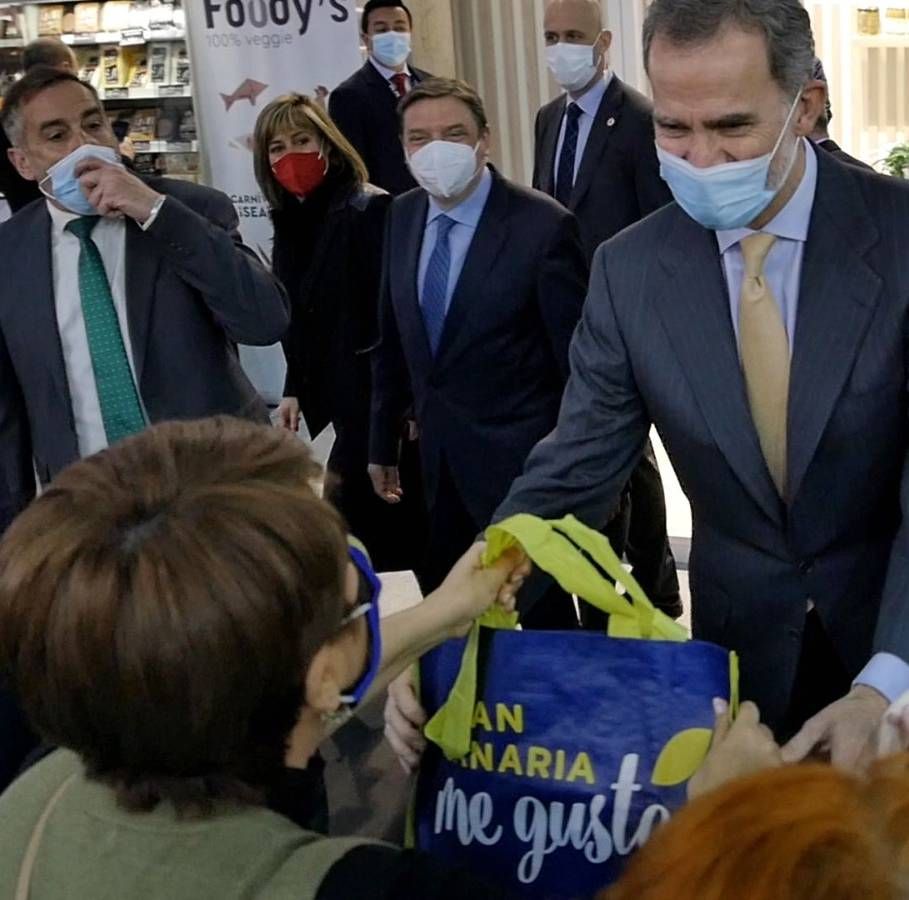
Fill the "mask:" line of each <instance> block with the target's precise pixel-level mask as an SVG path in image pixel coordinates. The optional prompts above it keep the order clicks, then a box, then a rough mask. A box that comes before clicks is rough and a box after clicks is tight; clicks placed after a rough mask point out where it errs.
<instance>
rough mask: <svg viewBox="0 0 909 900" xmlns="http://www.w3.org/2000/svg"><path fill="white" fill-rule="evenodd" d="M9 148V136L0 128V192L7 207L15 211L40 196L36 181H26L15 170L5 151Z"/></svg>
mask: <svg viewBox="0 0 909 900" xmlns="http://www.w3.org/2000/svg"><path fill="white" fill-rule="evenodd" d="M9 148H10V142H9V138H8V137H7V136H6V132H5V131H4V130H3V129H2V128H0V194H3V196H4V197H6V202H7V203H9V208H10V209H11V210H12V211H13V212H14V213H16V212H19V210H20V209H22V207H23V206H28V204H29V203H31V202H32V200H37V199H38V198H39V197H40V196H41V191H39V190H38V183H37V182H35V181H26V180H25V179H24V178H23V177H22V176H21V175H20V174H19V173H18V172H17V171H16V167H15V166H14V165H13V164H12V162H11V161H10V158H9V156H8V155H7V152H6V151H7V150H9Z"/></svg>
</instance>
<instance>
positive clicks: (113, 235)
mask: <svg viewBox="0 0 909 900" xmlns="http://www.w3.org/2000/svg"><path fill="white" fill-rule="evenodd" d="M47 208H48V211H49V212H50V217H51V252H52V262H53V270H54V305H55V307H56V311H57V328H58V330H59V332H60V344H61V346H62V348H63V362H64V365H65V367H66V379H67V382H68V383H69V393H70V397H71V399H72V404H73V419H74V421H75V424H76V437H77V439H78V441H79V453H80V455H82V456H90V455H91V454H92V453H97V452H98V451H99V450H103V449H104V448H105V447H107V434H106V433H105V431H104V420H103V419H102V417H101V403H100V401H99V400H98V389H97V387H96V385H95V373H94V370H93V368H92V359H91V353H90V351H89V349H88V335H87V334H86V331H85V319H84V318H83V316H82V297H81V296H80V294H79V252H80V250H81V245H80V243H79V238H77V237H76V236H75V235H74V234H70V232H68V231H65V230H64V229H65V228H66V225H67V223H69V222H71V221H72V220H73V219H77V218H79V217H78V216H75V215H72V214H71V213H67V212H64V211H63V210H61V209H58V208H57V207H56V206H54V204H53V203H51V202H50V201H48V204H47ZM147 224H151V222H150V221H149V223H147ZM92 240H94V242H95V245H96V246H97V247H98V250H99V252H100V254H101V259H102V261H103V262H104V271H105V272H106V273H107V281H108V283H109V284H110V288H111V294H112V295H113V298H114V307H115V308H116V310H117V319H118V320H119V322H120V332H121V333H122V335H123V343H124V345H125V346H126V356H127V358H128V359H129V367H130V370H131V371H132V373H133V379H134V380H135V377H136V367H135V364H134V363H133V348H132V344H131V342H130V336H129V323H128V321H127V314H126V223H125V222H124V220H123V219H107V218H102V219H101V220H100V221H99V222H98V224H97V225H96V226H95V228H94V230H93V231H92ZM140 400H141V397H140Z"/></svg>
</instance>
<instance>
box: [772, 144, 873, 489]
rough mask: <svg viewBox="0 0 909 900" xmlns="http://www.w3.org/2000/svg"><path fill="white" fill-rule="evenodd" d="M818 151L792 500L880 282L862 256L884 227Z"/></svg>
mask: <svg viewBox="0 0 909 900" xmlns="http://www.w3.org/2000/svg"><path fill="white" fill-rule="evenodd" d="M817 157H818V188H817V194H816V199H815V204H814V210H813V213H812V218H811V227H810V230H809V233H808V241H807V243H806V245H805V256H804V260H803V262H802V276H801V286H800V290H799V306H798V318H797V323H796V329H795V342H794V349H793V356H792V375H791V379H790V388H789V492H788V493H789V497H790V498H792V499H794V498H795V497H796V496H797V494H798V491H799V488H800V487H801V484H802V481H803V480H804V477H805V473H806V472H807V470H808V466H809V465H810V463H811V460H812V458H813V457H814V454H815V453H816V451H817V448H818V444H819V443H820V441H821V437H822V435H823V433H824V429H825V428H826V427H827V423H828V422H829V420H830V416H831V414H832V412H833V408H834V406H835V405H836V401H837V399H838V398H839V396H840V394H841V393H842V390H843V387H844V386H845V384H846V380H847V379H848V377H849V374H850V372H851V371H852V368H853V366H854V364H855V358H856V356H857V354H858V351H859V348H860V347H861V346H862V343H863V341H864V339H865V335H866V334H867V331H868V327H869V325H870V323H871V319H872V317H873V315H874V311H875V309H876V307H877V303H878V301H879V299H880V294H881V289H882V285H883V282H882V280H881V278H880V276H879V275H878V274H877V273H876V272H875V271H874V270H873V269H872V268H871V267H870V266H869V265H868V263H867V262H866V261H865V259H864V254H865V253H866V252H867V250H868V249H869V248H870V247H872V246H873V245H874V244H875V243H877V241H878V239H879V233H878V230H877V226H876V225H875V223H874V221H873V220H872V219H871V217H870V215H869V214H868V212H867V209H866V207H865V203H864V200H863V199H862V195H861V192H860V191H859V190H858V189H857V187H856V185H855V181H854V178H853V177H851V176H850V175H849V173H848V171H847V170H846V169H845V168H843V167H841V166H838V165H836V164H835V163H831V162H829V161H828V160H827V159H826V158H825V156H824V153H823V152H822V151H821V152H819V153H818V154H817Z"/></svg>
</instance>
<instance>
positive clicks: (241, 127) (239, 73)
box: [184, 0, 362, 402]
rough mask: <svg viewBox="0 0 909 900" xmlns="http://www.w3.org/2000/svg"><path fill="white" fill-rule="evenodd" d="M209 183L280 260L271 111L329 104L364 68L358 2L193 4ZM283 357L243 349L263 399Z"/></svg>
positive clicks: (271, 390)
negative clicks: (298, 99) (268, 133)
mask: <svg viewBox="0 0 909 900" xmlns="http://www.w3.org/2000/svg"><path fill="white" fill-rule="evenodd" d="M184 7H185V9H186V18H187V31H188V33H189V45H190V53H191V60H192V67H193V76H192V77H193V98H194V103H195V110H196V121H197V127H198V130H199V138H200V147H201V152H202V170H203V173H204V176H205V180H206V182H207V183H208V184H211V185H212V186H213V187H216V188H218V189H219V190H221V191H224V193H225V194H227V195H228V196H229V197H230V198H231V200H233V202H234V206H235V207H236V209H237V214H238V216H239V217H240V230H241V233H242V234H243V239H244V241H245V242H246V244H247V245H248V246H250V247H252V248H253V249H254V250H255V251H256V252H257V253H258V254H259V255H260V256H261V257H263V258H264V259H270V258H271V233H272V229H271V222H270V220H269V217H268V207H267V206H266V203H265V199H264V197H263V196H262V193H261V191H260V190H259V187H258V185H257V184H256V178H255V174H254V172H253V154H252V139H253V131H254V129H255V124H256V117H257V116H258V114H259V112H260V111H261V110H262V107H263V106H265V105H266V104H267V103H269V102H270V101H271V100H273V99H275V98H276V97H279V96H281V95H282V94H286V93H288V92H290V91H297V92H299V93H301V94H309V95H310V96H317V97H322V98H327V96H328V93H329V92H330V91H331V90H332V89H334V88H335V87H336V86H337V85H338V84H340V82H342V81H343V80H344V79H345V78H347V77H348V76H349V75H351V74H352V73H353V72H354V71H355V70H356V69H357V68H359V67H360V66H361V65H362V58H361V56H360V50H359V27H358V26H359V23H358V21H357V12H356V2H355V0H190V2H188V3H184ZM278 357H281V354H280V353H275V352H274V351H272V352H270V353H269V352H265V353H263V352H262V351H252V352H250V351H247V350H246V349H245V348H244V349H243V353H242V358H243V363H244V366H245V368H246V370H247V372H248V374H249V375H250V377H251V378H252V380H253V382H254V383H255V384H256V387H257V388H258V389H259V391H260V392H261V393H262V394H263V396H265V397H266V399H267V400H269V401H271V402H276V400H277V398H279V397H280V395H281V392H282V390H283V379H284V376H283V358H281V359H280V371H279V366H278V365H277V364H276V360H277V358H278Z"/></svg>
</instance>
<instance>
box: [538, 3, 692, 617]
mask: <svg viewBox="0 0 909 900" xmlns="http://www.w3.org/2000/svg"><path fill="white" fill-rule="evenodd" d="M543 27H544V30H545V39H546V54H547V60H548V63H549V67H550V70H551V71H552V74H553V77H554V78H555V79H556V81H557V82H558V83H559V84H560V85H561V86H562V88H564V90H565V93H564V94H563V95H562V96H560V97H557V98H556V99H555V100H553V101H552V102H551V103H548V104H546V106H544V107H543V108H542V109H541V110H540V111H539V113H538V114H537V121H536V152H535V156H534V173H533V186H534V187H535V188H537V189H539V190H542V191H545V192H546V193H547V194H549V195H550V196H553V197H555V198H556V199H557V200H559V201H560V202H561V203H562V205H563V206H566V207H567V208H568V209H570V210H571V211H572V212H573V213H574V214H575V215H576V216H577V219H578V224H579V225H580V228H581V237H582V239H583V241H584V247H585V250H586V251H587V258H588V261H589V260H591V259H592V258H593V254H594V252H595V251H596V249H597V247H599V246H600V244H601V243H603V241H605V240H608V239H609V238H611V237H612V236H613V235H615V234H618V232H620V231H621V230H622V229H623V228H627V227H628V226H629V225H631V224H633V223H634V222H637V221H638V220H639V219H642V218H644V216H647V215H649V214H650V213H652V212H653V211H654V210H655V209H658V208H659V207H661V206H664V205H665V204H666V203H668V202H669V201H670V200H671V199H672V197H671V195H670V193H669V188H668V187H667V186H666V182H665V181H663V179H662V178H660V170H659V165H658V164H657V159H656V150H655V149H654V144H653V118H652V115H651V112H652V110H651V105H650V101H649V100H647V98H646V97H644V96H643V95H641V94H639V93H638V92H637V91H635V90H634V89H633V88H630V87H629V86H628V85H626V84H624V83H623V82H622V81H621V80H620V79H619V77H618V76H617V75H616V74H615V73H614V72H612V71H610V70H608V69H607V62H606V60H607V54H608V52H609V48H610V46H611V44H612V35H611V34H610V32H608V31H606V30H605V29H604V28H603V13H602V8H601V6H600V4H599V2H598V0H549V2H548V3H547V5H546V11H545V15H544V21H543ZM606 534H607V535H608V537H609V539H610V542H611V543H612V545H613V547H614V548H615V549H616V551H617V552H618V553H619V555H622V553H623V552H624V553H625V554H626V555H627V557H628V559H629V561H630V562H631V563H632V565H633V570H634V576H635V578H637V580H638V581H639V582H640V584H641V586H642V587H643V588H644V591H645V592H646V593H647V595H648V596H649V597H650V599H651V600H652V601H653V602H654V603H655V604H656V605H657V606H659V607H660V608H661V609H663V610H664V611H665V612H667V613H669V614H670V615H671V616H673V617H677V616H679V615H681V613H682V601H681V598H680V597H679V581H678V577H677V575H676V570H675V560H674V559H673V556H672V551H671V549H670V547H669V537H668V535H667V532H666V499H665V497H664V495H663V483H662V481H661V479H660V470H659V468H658V466H657V462H656V457H655V456H654V452H653V447H652V446H651V445H650V444H648V445H647V449H646V451H645V453H644V455H643V456H642V457H641V462H640V463H639V465H638V466H637V468H636V469H635V470H634V472H633V474H632V476H631V481H630V482H629V484H628V488H627V490H626V492H625V495H624V497H623V503H622V507H621V509H620V512H619V513H618V514H617V515H616V517H615V518H614V519H613V521H612V522H611V523H610V524H609V527H608V528H607V530H606ZM626 537H627V545H626ZM582 612H583V613H584V614H585V616H586V617H587V618H589V620H590V621H589V624H590V625H591V626H592V627H601V626H602V616H601V615H599V614H598V613H596V612H595V611H594V610H587V609H585V610H582Z"/></svg>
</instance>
